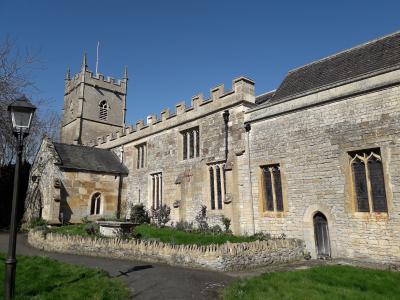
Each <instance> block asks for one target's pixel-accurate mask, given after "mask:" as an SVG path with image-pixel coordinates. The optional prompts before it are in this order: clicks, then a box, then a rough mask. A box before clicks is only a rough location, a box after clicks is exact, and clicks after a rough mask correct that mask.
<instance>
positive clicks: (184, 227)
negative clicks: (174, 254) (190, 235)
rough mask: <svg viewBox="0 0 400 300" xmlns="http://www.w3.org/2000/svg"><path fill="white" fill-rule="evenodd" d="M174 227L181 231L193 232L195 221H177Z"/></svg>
mask: <svg viewBox="0 0 400 300" xmlns="http://www.w3.org/2000/svg"><path fill="white" fill-rule="evenodd" d="M174 228H175V229H176V230H180V231H186V232H191V231H193V223H192V222H187V221H178V222H176V224H175V226H174Z"/></svg>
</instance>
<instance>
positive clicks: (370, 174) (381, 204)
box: [349, 148, 388, 212]
mask: <svg viewBox="0 0 400 300" xmlns="http://www.w3.org/2000/svg"><path fill="white" fill-rule="evenodd" d="M349 156H350V164H351V170H352V176H353V189H354V194H355V197H356V209H357V211H359V212H387V211H388V207H387V200H386V190H385V180H384V175H383V166H382V157H381V152H380V149H379V148H378V149H367V150H361V151H354V152H349Z"/></svg>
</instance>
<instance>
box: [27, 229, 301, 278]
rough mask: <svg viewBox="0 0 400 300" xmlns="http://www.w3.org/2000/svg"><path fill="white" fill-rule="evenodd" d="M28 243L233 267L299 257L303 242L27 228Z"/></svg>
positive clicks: (59, 249)
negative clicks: (197, 240) (210, 240)
mask: <svg viewBox="0 0 400 300" xmlns="http://www.w3.org/2000/svg"><path fill="white" fill-rule="evenodd" d="M28 243H29V244H30V245H32V246H33V247H35V248H39V249H42V250H45V251H50V252H60V253H70V254H77V255H89V256H100V257H106V258H118V259H127V260H142V261H147V262H153V263H166V264H169V265H176V266H183V267H191V268H200V269H208V270H214V271H233V270H242V269H249V268H254V267H260V266H267V265H271V264H274V265H275V264H282V263H289V262H293V261H299V260H302V259H303V252H304V242H303V241H301V240H297V239H285V240H280V239H274V240H268V241H255V242H249V243H225V244H222V245H215V244H213V245H174V244H167V243H162V242H160V241H154V240H152V241H148V240H137V239H133V240H123V239H120V238H97V237H96V238H92V237H81V236H68V235H62V234H56V233H46V232H45V231H41V230H37V229H36V230H31V231H29V234H28Z"/></svg>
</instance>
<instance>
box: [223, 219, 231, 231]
mask: <svg viewBox="0 0 400 300" xmlns="http://www.w3.org/2000/svg"><path fill="white" fill-rule="evenodd" d="M222 224H224V227H225V231H226V232H229V227H230V226H231V219H229V218H227V217H225V216H223V217H222Z"/></svg>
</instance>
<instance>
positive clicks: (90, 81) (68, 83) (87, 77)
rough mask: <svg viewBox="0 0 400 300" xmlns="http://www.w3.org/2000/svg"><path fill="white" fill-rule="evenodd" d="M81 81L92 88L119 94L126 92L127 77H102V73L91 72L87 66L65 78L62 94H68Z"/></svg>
mask: <svg viewBox="0 0 400 300" xmlns="http://www.w3.org/2000/svg"><path fill="white" fill-rule="evenodd" d="M81 83H85V84H86V85H90V86H93V87H94V88H100V89H104V90H110V91H113V92H117V93H119V94H121V95H125V94H126V87H127V78H123V79H117V80H116V79H114V78H113V77H110V76H107V77H104V75H103V74H93V72H91V71H90V70H89V69H88V68H85V69H83V70H82V71H81V72H79V73H77V74H75V75H74V76H73V77H72V78H67V79H66V80H65V90H64V94H65V95H67V94H69V93H70V92H71V91H72V90H74V89H75V88H77V87H78V86H79V85H80V84H81Z"/></svg>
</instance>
